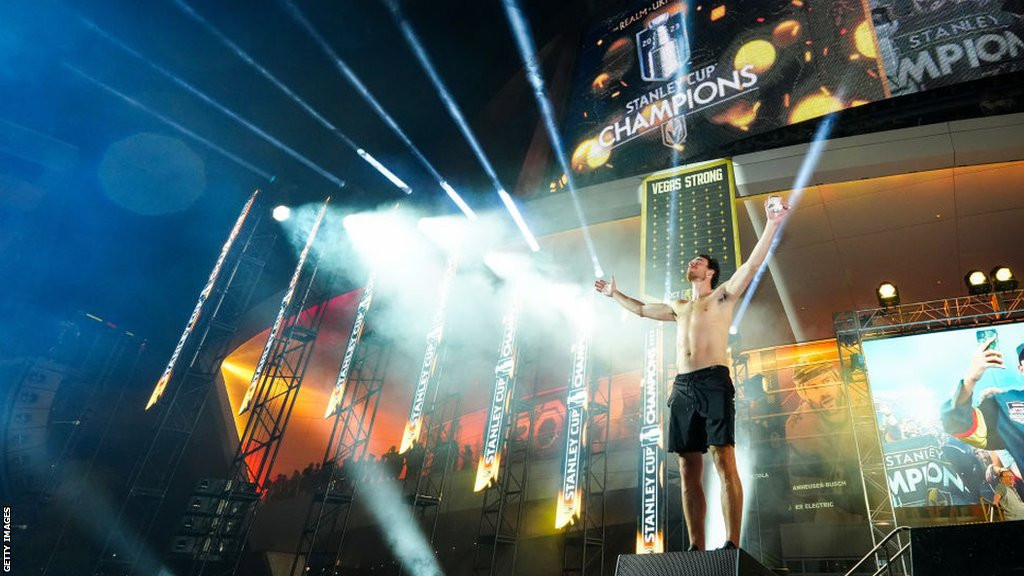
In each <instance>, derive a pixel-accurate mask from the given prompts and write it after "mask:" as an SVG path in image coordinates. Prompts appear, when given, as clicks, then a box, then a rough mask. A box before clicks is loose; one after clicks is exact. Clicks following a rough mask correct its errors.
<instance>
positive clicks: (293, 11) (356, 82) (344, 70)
mask: <svg viewBox="0 0 1024 576" xmlns="http://www.w3.org/2000/svg"><path fill="white" fill-rule="evenodd" d="M285 8H287V10H288V14H289V15H291V17H292V19H293V20H295V21H296V22H297V23H298V24H299V25H300V26H301V27H302V28H303V29H304V30H305V31H306V33H307V34H308V35H309V37H310V38H312V39H313V41H314V42H316V44H317V45H318V46H319V47H320V49H321V50H322V51H323V52H324V54H326V55H327V57H328V58H330V59H331V60H332V61H333V62H334V67H335V68H337V69H338V72H340V73H341V75H342V76H343V77H344V78H345V79H346V80H348V82H349V84H351V85H352V87H353V88H355V89H356V92H358V93H359V95H360V96H362V98H363V100H364V101H365V102H366V103H367V104H369V106H370V107H371V108H373V110H374V112H376V113H377V116H378V117H379V118H380V119H381V121H383V122H384V124H385V125H386V126H387V127H388V128H390V129H391V132H393V133H394V134H395V136H398V138H399V139H400V140H401V141H402V142H403V143H404V144H405V146H406V148H408V149H409V152H411V153H412V155H413V156H415V157H416V159H417V160H419V161H420V164H422V165H423V167H424V168H426V169H427V171H428V172H430V175H431V176H433V177H434V180H436V181H437V183H438V185H439V186H441V187H442V189H444V191H445V193H446V194H448V196H449V197H451V198H452V200H455V198H459V200H457V201H455V204H456V205H457V206H458V207H459V209H460V210H462V212H463V213H464V214H465V215H466V216H467V217H468V218H469V219H470V220H474V219H476V214H475V213H474V212H473V211H472V210H471V209H470V208H469V206H468V205H466V203H465V202H462V201H461V200H462V199H461V197H459V195H458V193H455V194H454V195H453V192H455V191H454V189H451V190H449V189H450V188H451V187H450V186H449V187H448V188H445V187H444V186H443V185H442V184H441V183H442V182H446V181H445V179H444V178H442V177H441V174H440V173H438V171H437V169H436V168H434V165H433V164H431V163H430V161H429V160H427V157H426V156H424V155H423V153H422V152H420V149H419V148H417V147H416V145H415V144H413V142H412V140H411V139H410V138H409V136H407V135H406V133H405V132H404V131H403V130H402V128H401V127H400V126H399V125H398V122H396V121H395V119H394V118H392V117H391V115H390V114H388V112H387V110H385V109H384V106H382V105H381V103H380V102H379V101H378V100H377V99H376V98H375V97H374V96H373V93H371V92H370V89H369V88H367V87H366V85H365V84H363V81H362V80H360V79H359V77H358V76H356V73H355V72H354V71H352V69H351V68H349V66H348V64H346V63H345V61H344V60H342V59H341V57H340V56H338V53H337V52H335V51H334V49H333V48H331V45H330V44H328V43H327V40H326V39H325V38H324V37H323V36H322V35H321V34H320V33H319V32H318V31H317V29H316V27H314V26H313V23H312V22H310V21H309V19H308V18H306V15H305V14H303V13H302V11H301V10H299V7H298V6H296V5H295V3H294V2H292V0H285Z"/></svg>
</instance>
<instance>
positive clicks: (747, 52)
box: [733, 40, 776, 74]
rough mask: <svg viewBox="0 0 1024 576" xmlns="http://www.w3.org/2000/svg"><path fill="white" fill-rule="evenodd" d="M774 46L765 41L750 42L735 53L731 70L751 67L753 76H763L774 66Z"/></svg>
mask: <svg viewBox="0 0 1024 576" xmlns="http://www.w3.org/2000/svg"><path fill="white" fill-rule="evenodd" d="M775 55H776V52H775V46H772V43H771V42H769V41H767V40H752V41H750V42H747V43H746V44H744V45H743V46H740V49H739V50H737V51H736V57H735V58H733V68H734V69H736V70H739V69H741V68H743V67H744V66H752V67H753V70H754V73H755V74H764V73H765V72H767V71H768V69H770V68H771V67H772V65H773V64H775Z"/></svg>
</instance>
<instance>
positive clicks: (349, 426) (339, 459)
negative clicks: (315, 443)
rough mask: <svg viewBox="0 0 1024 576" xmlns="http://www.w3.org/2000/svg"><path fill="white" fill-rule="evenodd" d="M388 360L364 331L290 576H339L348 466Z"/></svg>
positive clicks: (366, 436) (376, 401)
mask: <svg viewBox="0 0 1024 576" xmlns="http://www.w3.org/2000/svg"><path fill="white" fill-rule="evenodd" d="M390 361H391V346H389V345H387V344H386V343H385V342H382V341H381V340H380V339H379V338H377V337H375V336H374V334H373V333H372V332H369V331H368V332H367V333H366V334H365V335H364V336H363V338H362V340H361V341H360V343H359V348H358V351H357V352H356V356H355V358H354V359H353V366H352V372H351V373H350V376H349V379H348V391H347V392H346V393H345V396H344V397H343V398H342V401H341V405H340V406H339V408H338V411H337V413H336V414H335V417H334V427H333V428H332V429H331V437H330V440H329V441H328V444H327V450H326V452H325V453H324V460H323V463H322V464H321V466H320V475H321V477H320V479H319V481H318V483H317V487H316V492H315V493H314V495H313V500H312V501H311V502H310V504H309V508H308V510H307V511H306V520H305V522H303V528H302V535H301V536H300V538H299V546H298V548H297V550H296V552H295V559H294V560H293V562H292V568H291V570H290V571H289V573H290V574H310V575H313V576H327V575H331V576H333V575H336V574H339V573H340V570H341V549H342V545H343V544H344V542H345V532H346V530H347V529H348V521H349V517H350V514H351V511H352V502H353V500H354V499H355V494H356V488H357V487H358V482H356V470H355V467H354V465H353V464H354V463H355V462H360V461H362V459H363V458H364V457H365V456H366V451H367V448H368V446H369V443H370V433H371V432H372V431H373V424H374V421H375V420H376V418H377V408H378V407H379V405H380V398H381V389H382V388H383V387H384V375H385V374H386V373H387V369H388V365H389V363H390Z"/></svg>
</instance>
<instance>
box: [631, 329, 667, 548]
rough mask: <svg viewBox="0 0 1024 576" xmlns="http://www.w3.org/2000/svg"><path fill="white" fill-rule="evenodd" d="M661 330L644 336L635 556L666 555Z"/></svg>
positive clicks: (653, 330)
mask: <svg viewBox="0 0 1024 576" xmlns="http://www.w3.org/2000/svg"><path fill="white" fill-rule="evenodd" d="M660 350H661V327H660V326H658V327H655V328H651V329H649V330H648V331H647V333H646V334H645V335H644V372H643V377H642V378H641V380H640V398H641V401H642V404H641V414H640V478H639V486H640V517H639V518H638V519H637V524H638V525H637V531H636V553H637V554H660V553H661V552H664V551H665V527H664V526H663V522H662V516H661V510H662V509H663V505H662V504H663V499H664V492H665V446H664V443H663V442H662V440H661V438H662V434H661V398H662V395H661V382H660V381H659V375H660V374H661V362H659V354H658V352H659V351H660Z"/></svg>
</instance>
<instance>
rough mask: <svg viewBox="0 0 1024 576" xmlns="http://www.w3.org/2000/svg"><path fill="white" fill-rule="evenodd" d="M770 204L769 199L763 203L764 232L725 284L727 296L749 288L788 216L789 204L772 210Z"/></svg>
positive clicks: (780, 204)
mask: <svg viewBox="0 0 1024 576" xmlns="http://www.w3.org/2000/svg"><path fill="white" fill-rule="evenodd" d="M771 203H772V198H771V197H769V198H768V199H767V200H765V202H764V211H765V215H766V216H767V217H768V222H767V223H766V224H765V226H764V231H763V232H761V237H760V238H758V239H757V244H755V245H754V249H753V250H751V251H750V256H748V257H747V260H746V262H744V263H743V265H742V266H740V267H739V268H737V269H736V272H735V273H734V274H733V275H732V278H729V281H728V282H726V283H725V291H726V292H727V293H728V294H729V295H732V296H738V295H740V294H742V293H743V291H744V290H746V289H747V286H750V282H751V280H753V279H754V274H755V273H756V272H757V269H758V268H760V267H761V264H762V263H763V262H764V259H765V258H766V257H767V256H768V251H769V250H770V249H771V247H772V242H773V241H774V240H775V235H776V234H778V233H779V228H780V227H781V226H782V221H783V220H784V219H785V218H786V216H788V215H789V204H786V203H785V202H780V203H778V204H777V205H776V206H777V209H773V207H772V205H771Z"/></svg>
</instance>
